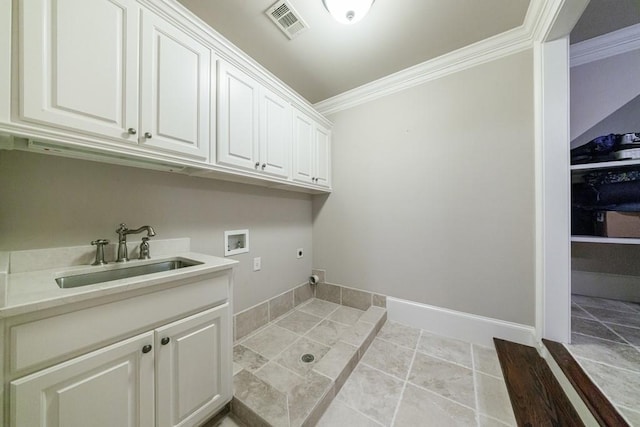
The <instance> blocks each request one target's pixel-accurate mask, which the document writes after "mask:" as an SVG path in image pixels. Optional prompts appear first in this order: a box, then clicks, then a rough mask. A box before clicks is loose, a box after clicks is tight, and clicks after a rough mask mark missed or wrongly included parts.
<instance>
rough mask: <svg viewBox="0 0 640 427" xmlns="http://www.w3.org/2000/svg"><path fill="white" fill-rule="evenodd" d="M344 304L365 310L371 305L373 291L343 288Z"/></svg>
mask: <svg viewBox="0 0 640 427" xmlns="http://www.w3.org/2000/svg"><path fill="white" fill-rule="evenodd" d="M342 305H346V306H348V307H353V308H357V309H358V310H362V311H365V310H367V309H368V308H369V307H371V293H370V292H365V291H361V290H358V289H350V288H342Z"/></svg>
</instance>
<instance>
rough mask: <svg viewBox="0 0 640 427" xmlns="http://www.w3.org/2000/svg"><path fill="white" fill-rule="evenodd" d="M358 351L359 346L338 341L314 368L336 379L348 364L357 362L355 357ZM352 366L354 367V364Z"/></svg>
mask: <svg viewBox="0 0 640 427" xmlns="http://www.w3.org/2000/svg"><path fill="white" fill-rule="evenodd" d="M356 351H357V348H356V347H355V346H353V345H349V344H346V343H343V342H337V343H336V344H335V345H334V346H333V347H331V350H329V351H328V352H327V354H325V355H324V357H322V359H321V360H320V361H319V362H318V363H316V364H315V366H314V367H313V369H314V370H316V371H318V372H320V373H321V374H323V375H326V376H328V377H329V378H331V379H334V380H335V379H336V378H338V376H339V375H340V374H341V373H342V371H343V370H344V368H345V367H346V366H347V365H348V364H350V363H353V364H355V361H354V360H353V359H354V357H355V355H356ZM352 361H353V362H352ZM351 368H353V365H352V366H351Z"/></svg>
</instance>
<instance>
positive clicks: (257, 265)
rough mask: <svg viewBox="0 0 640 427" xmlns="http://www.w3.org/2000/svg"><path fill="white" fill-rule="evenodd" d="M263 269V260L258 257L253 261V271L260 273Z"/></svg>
mask: <svg viewBox="0 0 640 427" xmlns="http://www.w3.org/2000/svg"><path fill="white" fill-rule="evenodd" d="M261 268H262V258H260V257H257V258H254V259H253V271H259V270H260V269H261Z"/></svg>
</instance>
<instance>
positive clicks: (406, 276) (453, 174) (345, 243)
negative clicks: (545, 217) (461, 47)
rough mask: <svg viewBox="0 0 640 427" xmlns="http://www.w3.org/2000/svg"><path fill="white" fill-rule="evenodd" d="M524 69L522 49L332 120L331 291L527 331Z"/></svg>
mask: <svg viewBox="0 0 640 427" xmlns="http://www.w3.org/2000/svg"><path fill="white" fill-rule="evenodd" d="M532 69H533V64H532V53H531V51H526V52H522V53H519V54H515V55H512V56H510V57H507V58H503V59H500V60H497V61H493V62H491V63H487V64H484V65H480V66H477V67H475V68H472V69H469V70H465V71H462V72H459V73H456V74H453V75H450V76H447V77H444V78H441V79H438V80H435V81H431V82H428V83H425V84H423V85H421V86H419V87H416V88H412V89H410V90H406V91H403V92H401V93H397V94H394V95H390V96H387V97H385V98H382V99H378V100H375V101H372V102H369V103H367V104H364V105H360V106H357V107H354V108H352V109H349V110H345V111H342V112H339V113H336V114H335V115H333V116H331V117H329V118H330V119H331V120H332V121H333V122H334V128H333V158H332V161H333V183H334V192H333V193H332V194H331V196H330V197H328V198H327V197H315V198H314V202H313V213H314V224H313V248H314V267H316V268H325V269H326V270H327V281H329V282H332V283H338V284H343V285H347V286H353V287H357V288H360V289H365V290H369V291H374V292H379V293H382V294H386V295H390V296H395V297H399V298H403V299H408V300H412V301H417V302H421V303H426V304H432V305H435V306H440V307H446V308H450V309H454V310H460V311H464V312H468V313H474V314H478V315H483V316H488V317H492V318H497V319H502V320H506V321H512V322H517V323H521V324H527V325H533V324H534V311H535V310H534V303H535V301H534V293H535V285H534V260H535V258H534V232H535V229H534V227H535V219H534V214H535V209H534V159H533V156H534V143H533V135H534V133H533V76H532Z"/></svg>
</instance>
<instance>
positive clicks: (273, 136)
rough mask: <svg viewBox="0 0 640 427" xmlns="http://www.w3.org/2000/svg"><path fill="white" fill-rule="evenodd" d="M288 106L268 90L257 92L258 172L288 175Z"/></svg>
mask: <svg viewBox="0 0 640 427" xmlns="http://www.w3.org/2000/svg"><path fill="white" fill-rule="evenodd" d="M291 139H292V130H291V106H290V105H289V102H288V101H287V100H286V99H284V98H283V97H281V96H279V95H277V94H275V93H273V92H272V91H270V90H268V89H266V88H264V87H263V88H261V90H260V159H259V161H260V169H261V170H262V171H263V172H264V173H267V174H270V175H275V176H280V177H283V178H288V177H289V175H290V173H291V168H290V166H289V164H290V163H291Z"/></svg>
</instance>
